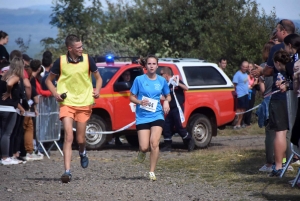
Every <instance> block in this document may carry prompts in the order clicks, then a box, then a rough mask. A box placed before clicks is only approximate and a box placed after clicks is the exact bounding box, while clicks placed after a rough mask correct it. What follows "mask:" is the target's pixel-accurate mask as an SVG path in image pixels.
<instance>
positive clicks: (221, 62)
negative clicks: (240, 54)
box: [219, 57, 227, 71]
mask: <svg viewBox="0 0 300 201" xmlns="http://www.w3.org/2000/svg"><path fill="white" fill-rule="evenodd" d="M226 66H227V59H226V58H224V57H222V58H221V59H220V60H219V68H220V69H221V70H222V71H225V69H226Z"/></svg>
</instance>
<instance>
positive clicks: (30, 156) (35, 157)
mask: <svg viewBox="0 0 300 201" xmlns="http://www.w3.org/2000/svg"><path fill="white" fill-rule="evenodd" d="M43 158H44V156H40V155H37V154H35V153H34V152H32V153H31V154H30V153H27V154H26V156H25V157H24V160H26V161H38V160H42V159H43Z"/></svg>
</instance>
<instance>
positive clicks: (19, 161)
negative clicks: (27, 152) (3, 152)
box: [11, 156, 26, 164]
mask: <svg viewBox="0 0 300 201" xmlns="http://www.w3.org/2000/svg"><path fill="white" fill-rule="evenodd" d="M11 160H14V161H17V162H18V164H25V163H26V161H21V160H19V159H17V158H16V157H14V156H13V157H11Z"/></svg>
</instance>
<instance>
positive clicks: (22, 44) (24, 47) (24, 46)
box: [15, 35, 31, 53]
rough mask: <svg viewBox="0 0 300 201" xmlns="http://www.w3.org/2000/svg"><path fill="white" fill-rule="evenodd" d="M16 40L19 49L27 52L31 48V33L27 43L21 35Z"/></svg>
mask: <svg viewBox="0 0 300 201" xmlns="http://www.w3.org/2000/svg"><path fill="white" fill-rule="evenodd" d="M15 42H16V43H17V45H18V46H19V49H20V51H21V52H22V53H25V52H26V51H27V50H28V48H29V44H30V42H31V35H29V37H28V40H27V42H26V43H25V42H24V40H23V38H21V37H19V38H17V39H16V40H15Z"/></svg>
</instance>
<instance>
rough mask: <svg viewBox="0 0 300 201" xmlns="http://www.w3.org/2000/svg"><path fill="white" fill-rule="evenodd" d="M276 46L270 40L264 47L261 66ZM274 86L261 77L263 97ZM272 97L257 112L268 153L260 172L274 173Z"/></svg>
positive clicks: (265, 99)
mask: <svg viewBox="0 0 300 201" xmlns="http://www.w3.org/2000/svg"><path fill="white" fill-rule="evenodd" d="M274 45H275V43H274V42H273V41H272V40H270V41H269V42H268V43H266V44H265V45H264V48H263V52H262V58H263V61H265V62H264V63H262V64H261V65H260V66H262V67H265V65H266V63H267V60H268V56H269V53H270V50H271V48H272V47H273V46H274ZM272 84H273V77H272V76H269V77H264V76H260V77H259V89H260V93H261V94H262V95H263V96H266V95H267V94H269V93H271V92H272ZM270 99H271V96H268V97H265V98H264V99H263V102H262V103H261V104H260V107H259V108H258V110H257V113H256V114H257V116H258V125H259V127H260V128H262V127H263V126H264V127H265V135H266V137H265V153H266V163H265V165H263V166H262V167H261V168H260V169H259V171H261V172H269V173H270V172H272V165H273V162H274V144H273V143H274V138H275V131H274V130H271V129H270V126H269V102H270Z"/></svg>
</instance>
